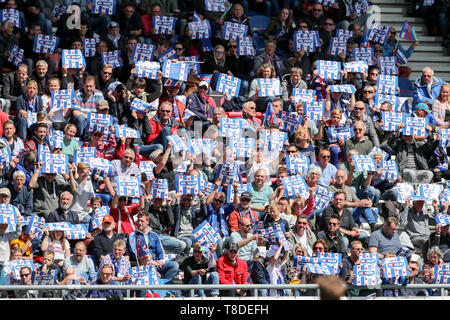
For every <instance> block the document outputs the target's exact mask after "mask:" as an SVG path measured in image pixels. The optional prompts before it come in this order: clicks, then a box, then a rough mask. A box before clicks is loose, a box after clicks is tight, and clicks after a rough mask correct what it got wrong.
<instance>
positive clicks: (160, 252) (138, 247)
mask: <svg viewBox="0 0 450 320" xmlns="http://www.w3.org/2000/svg"><path fill="white" fill-rule="evenodd" d="M127 249H128V252H129V253H130V261H137V258H138V257H143V256H145V255H147V254H151V255H152V259H153V260H164V249H163V247H162V244H161V240H160V239H159V237H158V235H157V234H156V233H154V232H152V231H149V232H148V233H147V234H145V235H144V234H143V233H142V232H141V231H139V230H136V231H134V232H133V233H131V234H130V235H129V237H128V239H127Z"/></svg>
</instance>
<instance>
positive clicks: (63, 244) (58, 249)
mask: <svg viewBox="0 0 450 320" xmlns="http://www.w3.org/2000/svg"><path fill="white" fill-rule="evenodd" d="M41 251H42V252H46V251H51V252H53V254H54V261H55V263H56V264H57V265H58V266H59V267H60V268H62V267H63V266H64V259H66V258H69V257H70V252H71V247H70V243H69V241H68V240H67V239H66V236H65V234H64V231H61V230H54V231H49V230H48V227H45V228H44V236H43V238H42V242H41Z"/></svg>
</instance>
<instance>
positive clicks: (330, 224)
mask: <svg viewBox="0 0 450 320" xmlns="http://www.w3.org/2000/svg"><path fill="white" fill-rule="evenodd" d="M328 225H329V226H333V227H336V226H337V225H338V224H337V223H336V222H328Z"/></svg>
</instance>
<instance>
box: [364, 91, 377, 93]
mask: <svg viewBox="0 0 450 320" xmlns="http://www.w3.org/2000/svg"><path fill="white" fill-rule="evenodd" d="M364 93H375V92H374V91H364Z"/></svg>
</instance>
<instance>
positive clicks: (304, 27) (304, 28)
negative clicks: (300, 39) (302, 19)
mask: <svg viewBox="0 0 450 320" xmlns="http://www.w3.org/2000/svg"><path fill="white" fill-rule="evenodd" d="M299 27H300V28H303V29H305V28H308V26H299Z"/></svg>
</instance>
